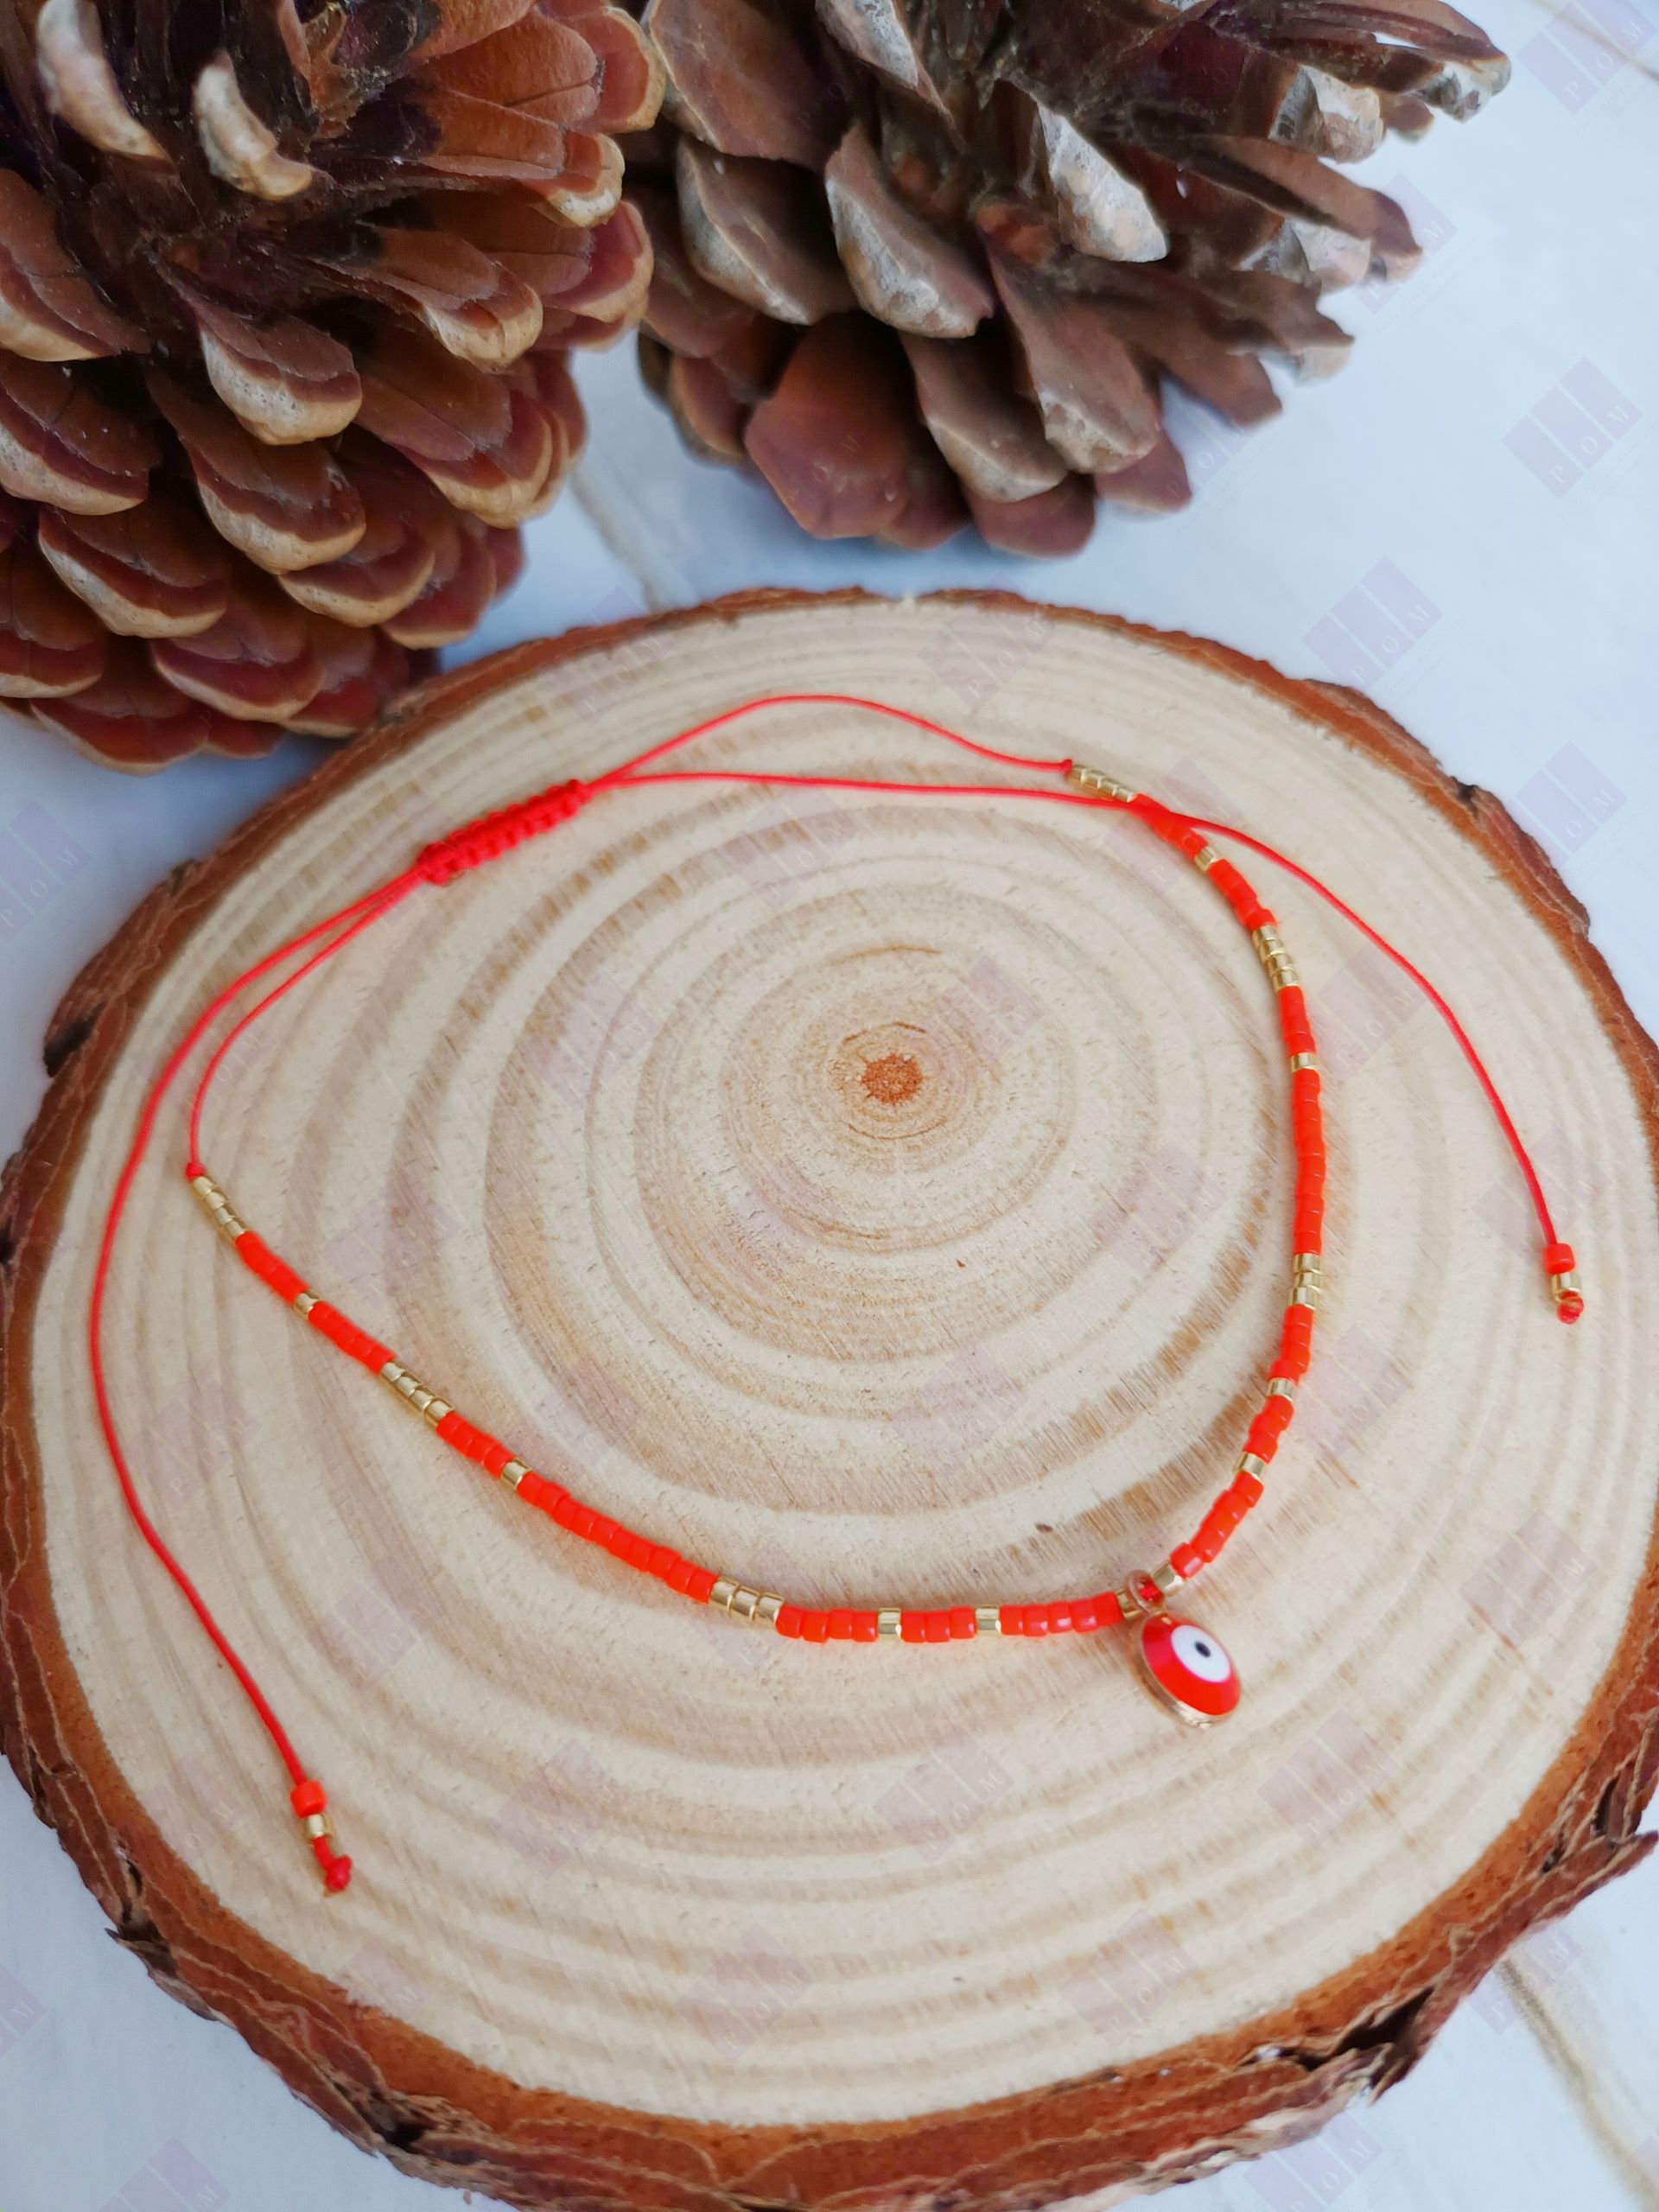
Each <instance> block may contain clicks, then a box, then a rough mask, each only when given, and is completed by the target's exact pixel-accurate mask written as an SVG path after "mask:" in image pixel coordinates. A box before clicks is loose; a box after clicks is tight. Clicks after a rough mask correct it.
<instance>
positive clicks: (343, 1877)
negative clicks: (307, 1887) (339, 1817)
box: [312, 1836, 352, 1897]
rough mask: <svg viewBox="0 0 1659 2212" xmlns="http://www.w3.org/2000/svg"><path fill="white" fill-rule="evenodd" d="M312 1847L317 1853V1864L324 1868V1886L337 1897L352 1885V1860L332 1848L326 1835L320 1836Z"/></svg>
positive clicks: (330, 1893) (331, 1894) (332, 1895)
mask: <svg viewBox="0 0 1659 2212" xmlns="http://www.w3.org/2000/svg"><path fill="white" fill-rule="evenodd" d="M312 1849H313V1850H314V1851H315V1853H316V1854H317V1864H318V1865H319V1866H321V1869H322V1879H323V1885H324V1887H325V1888H326V1889H327V1891H328V1894H329V1895H330V1896H331V1897H338V1896H339V1895H340V1892H341V1891H342V1890H345V1889H346V1888H348V1887H349V1886H350V1884H351V1879H352V1862H351V1860H350V1859H346V1858H344V1857H342V1856H341V1854H340V1853H339V1852H336V1851H334V1850H331V1849H330V1847H329V1844H328V1840H327V1837H326V1836H323V1837H320V1838H319V1839H318V1840H317V1841H316V1842H315V1844H314V1845H313V1846H312Z"/></svg>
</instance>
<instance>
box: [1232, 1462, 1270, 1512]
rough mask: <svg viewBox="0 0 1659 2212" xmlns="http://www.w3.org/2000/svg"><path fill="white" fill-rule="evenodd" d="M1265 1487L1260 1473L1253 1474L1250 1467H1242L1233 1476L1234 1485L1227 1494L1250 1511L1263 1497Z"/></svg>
mask: <svg viewBox="0 0 1659 2212" xmlns="http://www.w3.org/2000/svg"><path fill="white" fill-rule="evenodd" d="M1264 1487H1265V1485H1264V1484H1263V1483H1262V1478H1261V1476H1260V1475H1253V1474H1252V1473H1251V1472H1250V1471H1249V1468H1248V1467H1241V1468H1240V1469H1239V1471H1238V1472H1237V1473H1236V1475H1235V1476H1234V1477H1233V1481H1232V1487H1231V1489H1230V1491H1228V1493H1227V1495H1228V1497H1230V1498H1231V1499H1232V1500H1233V1502H1234V1503H1236V1505H1237V1506H1239V1507H1240V1508H1241V1510H1243V1511H1244V1512H1246V1513H1248V1512H1249V1510H1250V1508H1251V1507H1252V1506H1253V1505H1254V1504H1255V1503H1256V1502H1257V1501H1258V1499H1259V1498H1260V1497H1261V1496H1262V1490H1263V1489H1264Z"/></svg>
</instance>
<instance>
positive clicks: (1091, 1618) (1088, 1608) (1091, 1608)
mask: <svg viewBox="0 0 1659 2212" xmlns="http://www.w3.org/2000/svg"><path fill="white" fill-rule="evenodd" d="M1215 872H1216V871H1215V870H1214V868H1211V871H1210V873H1211V875H1213V874H1215ZM1071 1625H1072V1627H1073V1628H1074V1629H1075V1630H1077V1634H1078V1635H1079V1636H1088V1635H1090V1634H1091V1633H1092V1632H1093V1630H1096V1629H1097V1628H1098V1627H1099V1626H1100V1615H1099V1613H1098V1612H1097V1611H1096V1610H1095V1601H1094V1599H1092V1598H1076V1599H1073V1600H1072V1603H1071Z"/></svg>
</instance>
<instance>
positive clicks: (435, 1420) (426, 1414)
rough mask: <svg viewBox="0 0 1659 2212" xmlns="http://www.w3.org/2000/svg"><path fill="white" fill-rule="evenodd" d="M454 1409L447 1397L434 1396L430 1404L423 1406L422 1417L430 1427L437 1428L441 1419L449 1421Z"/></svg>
mask: <svg viewBox="0 0 1659 2212" xmlns="http://www.w3.org/2000/svg"><path fill="white" fill-rule="evenodd" d="M454 1410H455V1409H454V1407H453V1406H452V1405H450V1404H449V1403H448V1401H447V1400H446V1399H443V1398H434V1399H433V1400H432V1401H431V1402H430V1403H429V1404H428V1405H424V1406H423V1407H422V1408H421V1417H422V1419H423V1421H425V1422H426V1424H427V1426H428V1427H429V1428H436V1427H438V1425H439V1423H440V1422H441V1421H448V1418H449V1416H450V1414H452V1413H454Z"/></svg>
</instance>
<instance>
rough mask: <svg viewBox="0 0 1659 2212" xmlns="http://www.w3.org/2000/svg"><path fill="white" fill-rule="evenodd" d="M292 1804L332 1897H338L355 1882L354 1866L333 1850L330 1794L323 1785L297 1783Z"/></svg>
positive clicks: (293, 1791) (290, 1796) (318, 1783)
mask: <svg viewBox="0 0 1659 2212" xmlns="http://www.w3.org/2000/svg"><path fill="white" fill-rule="evenodd" d="M289 1804H290V1805H292V1806H293V1808H294V1814H295V1817H296V1820H298V1821H300V1823H301V1825H302V1827H304V1829H305V1833H306V1836H307V1839H308V1841H309V1843H310V1846H311V1849H312V1851H313V1853H315V1857H316V1861H317V1864H318V1866H321V1869H322V1878H323V1881H324V1883H325V1885H327V1889H328V1891H329V1894H330V1895H331V1896H334V1897H338V1896H339V1895H340V1891H342V1890H343V1889H344V1888H345V1887H346V1885H347V1884H348V1883H349V1882H350V1880H351V1878H352V1862H351V1860H350V1859H347V1858H346V1857H344V1856H343V1854H342V1853H340V1852H338V1851H336V1850H335V1849H334V1822H333V1821H331V1820H330V1819H329V1817H328V1796H327V1791H326V1790H325V1789H323V1786H322V1784H321V1783H320V1782H311V1781H305V1782H300V1783H296V1784H295V1786H294V1788H293V1789H292V1790H291V1791H290V1792H289Z"/></svg>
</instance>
